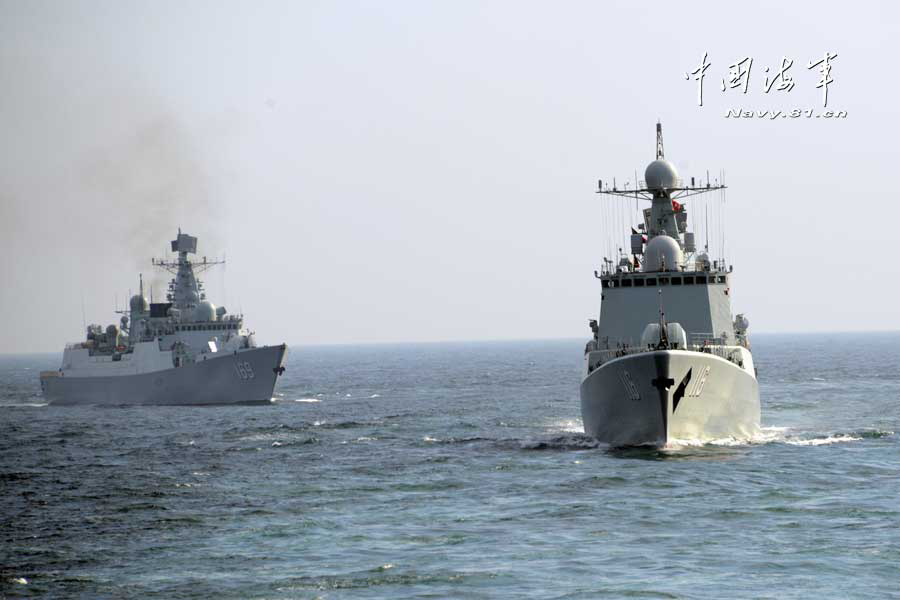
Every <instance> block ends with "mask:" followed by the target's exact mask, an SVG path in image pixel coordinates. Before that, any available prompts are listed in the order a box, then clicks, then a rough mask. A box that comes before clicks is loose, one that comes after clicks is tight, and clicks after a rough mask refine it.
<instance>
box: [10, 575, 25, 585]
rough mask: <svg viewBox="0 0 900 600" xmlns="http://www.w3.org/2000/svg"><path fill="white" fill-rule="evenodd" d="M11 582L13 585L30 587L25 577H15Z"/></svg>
mask: <svg viewBox="0 0 900 600" xmlns="http://www.w3.org/2000/svg"><path fill="white" fill-rule="evenodd" d="M10 581H11V582H12V583H18V584H19V585H28V580H27V579H25V578H24V577H15V578H13V579H10Z"/></svg>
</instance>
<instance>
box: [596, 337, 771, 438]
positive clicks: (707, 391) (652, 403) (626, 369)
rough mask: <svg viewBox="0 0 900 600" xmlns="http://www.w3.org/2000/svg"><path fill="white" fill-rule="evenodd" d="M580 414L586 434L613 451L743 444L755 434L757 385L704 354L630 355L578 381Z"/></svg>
mask: <svg viewBox="0 0 900 600" xmlns="http://www.w3.org/2000/svg"><path fill="white" fill-rule="evenodd" d="M581 415H582V420H583V422H584V431H585V433H587V434H588V435H591V436H593V437H595V438H597V439H598V440H599V441H601V442H606V443H608V444H610V445H612V446H656V447H661V446H664V445H666V444H667V443H668V442H669V441H670V440H672V439H690V440H711V439H722V438H736V439H747V438H750V437H752V436H753V435H755V434H757V433H758V432H759V419H760V408H759V385H758V383H757V381H756V377H754V376H753V375H751V374H750V373H748V372H747V371H746V370H744V369H742V368H740V367H738V366H737V365H735V364H733V363H731V362H729V361H727V360H725V359H722V358H719V357H717V356H714V355H710V354H705V353H701V352H689V351H680V350H659V351H656V352H644V353H640V354H632V355H629V356H625V357H622V358H617V359H615V360H611V361H609V362H607V363H605V364H603V365H602V366H601V367H599V368H597V369H595V370H594V371H593V372H591V373H590V374H589V375H588V376H587V377H585V378H584V380H583V381H582V383H581Z"/></svg>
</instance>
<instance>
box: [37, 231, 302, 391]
mask: <svg viewBox="0 0 900 600" xmlns="http://www.w3.org/2000/svg"><path fill="white" fill-rule="evenodd" d="M171 247H172V252H174V253H176V255H177V257H176V258H175V259H174V260H168V259H161V260H157V259H154V260H153V261H152V264H153V265H154V266H155V267H157V268H160V269H164V270H166V271H168V272H169V273H171V274H172V276H173V277H172V279H171V280H170V282H169V284H168V292H167V294H166V302H148V301H147V299H146V297H145V296H144V286H143V278H141V281H140V285H139V293H138V294H136V295H134V296H132V297H131V299H130V301H129V310H127V311H121V312H120V315H121V317H120V319H119V323H118V324H111V325H108V326H107V327H106V328H103V327H102V326H100V325H89V326H88V327H87V335H86V339H85V340H84V341H83V342H78V343H74V344H68V345H66V347H65V350H64V351H63V360H62V366H61V367H60V369H59V370H57V371H45V372H43V373H41V388H42V390H43V392H44V395H45V396H46V397H47V398H48V399H49V400H50V401H51V402H52V403H54V404H233V403H256V402H269V401H270V400H271V397H272V391H273V388H274V385H275V380H276V379H277V377H278V376H279V375H280V374H282V373H283V372H284V366H283V363H284V358H285V354H286V352H287V347H286V345H284V344H281V345H279V346H264V347H257V345H256V341H255V339H254V334H253V332H252V331H250V330H248V329H247V328H246V327H245V326H244V318H243V315H240V314H229V313H228V311H227V310H226V309H225V307H222V306H219V307H217V306H215V305H214V304H213V303H212V302H211V301H210V300H208V299H207V297H206V292H205V291H204V288H203V283H202V281H200V279H198V278H197V274H199V273H200V272H202V271H205V270H206V269H208V268H210V267H212V266H215V265H218V264H222V263H221V261H216V260H207V258H206V257H203V260H202V261H195V260H191V258H190V256H189V255H191V254H195V253H196V252H197V238H196V237H193V236H190V235H187V234H185V233H182V232H181V230H180V229H179V230H178V236H177V237H176V239H175V240H173V241H172V245H171Z"/></svg>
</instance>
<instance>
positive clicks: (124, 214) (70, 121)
mask: <svg viewBox="0 0 900 600" xmlns="http://www.w3.org/2000/svg"><path fill="white" fill-rule="evenodd" d="M735 6H738V5H735ZM739 6H740V8H732V9H727V8H724V7H723V6H722V5H721V3H708V4H694V3H690V2H660V3H647V2H640V3H634V2H626V3H621V4H614V3H611V2H552V3H551V2H542V3H537V2H520V1H510V2H491V1H487V2H463V1H458V0H454V1H452V2H449V1H448V2H422V1H409V2H388V1H385V2H285V3H271V2H252V3H251V2H244V3H229V2H224V3H223V2H209V3H201V2H189V3H186V4H183V3H175V2H172V3H167V2H142V3H133V2H119V1H116V2H46V3H45V2H31V1H29V2H22V1H0V140H2V141H0V226H2V229H0V252H2V257H3V258H2V262H0V264H2V267H0V268H2V272H0V274H2V284H0V330H2V331H3V340H4V343H3V345H2V348H0V351H7V352H28V351H58V350H61V349H62V346H63V344H64V343H65V342H69V341H77V340H80V339H82V337H83V333H84V332H83V328H82V302H83V305H84V312H85V316H86V319H87V322H89V323H90V322H98V323H103V324H107V323H112V322H115V321H116V320H117V319H116V316H115V315H114V314H113V313H112V311H113V309H114V308H115V302H116V299H118V302H119V304H120V306H121V305H124V303H125V301H126V297H127V295H128V293H129V290H136V288H137V285H138V284H137V280H138V273H139V272H143V273H144V277H145V280H146V281H148V282H149V281H152V280H153V279H152V278H153V274H152V269H151V266H150V264H149V262H150V257H151V256H153V255H156V256H159V255H161V254H162V253H163V251H164V250H165V248H166V245H167V244H168V242H169V240H171V239H173V236H174V234H175V232H176V230H177V228H178V227H179V226H180V227H182V228H183V229H184V231H186V232H188V233H191V234H195V235H198V236H199V237H200V250H201V254H206V255H209V256H213V255H218V256H222V255H226V256H227V261H228V264H227V267H226V268H225V270H224V271H218V272H210V273H209V274H208V275H207V277H206V279H207V287H208V289H209V292H210V296H211V299H212V300H213V301H214V302H215V303H216V304H225V305H226V306H227V308H228V309H229V310H231V311H237V310H238V309H243V311H244V313H245V315H246V317H247V322H248V324H249V325H250V326H251V327H252V328H254V329H255V330H256V331H257V338H258V340H259V341H260V342H261V343H278V342H281V341H286V342H288V343H289V344H310V343H349V342H376V341H419V340H450V339H463V340H466V339H510V338H511V339H514V338H559V337H584V338H587V337H588V336H589V335H590V333H589V330H588V328H587V319H588V318H589V317H593V316H596V312H597V310H598V307H599V298H600V287H599V282H598V281H596V280H595V279H594V278H593V276H592V271H593V270H594V269H595V268H598V266H599V265H600V263H601V258H602V253H603V248H602V244H601V243H600V239H601V238H600V234H599V232H600V231H602V229H603V223H602V222H601V217H602V215H603V213H602V209H601V202H602V200H601V199H600V198H599V197H598V196H596V195H594V194H593V193H592V190H593V188H594V187H595V185H596V180H597V179H598V178H603V179H611V178H612V177H614V176H615V177H617V179H618V180H620V181H621V180H624V179H626V178H631V177H632V175H631V174H632V173H633V172H634V171H635V169H637V170H638V171H639V172H641V173H642V172H643V169H644V167H645V166H646V164H647V163H648V162H649V161H650V160H651V159H652V158H653V152H654V124H655V122H656V120H657V119H661V120H662V122H663V126H664V131H665V141H666V155H667V158H669V159H671V160H672V161H673V162H674V163H675V164H676V165H677V166H678V167H679V169H680V170H681V173H682V175H686V176H689V175H691V174H697V175H699V174H700V173H705V170H706V169H710V170H712V171H713V172H717V171H718V170H719V169H725V170H726V172H727V179H728V181H727V183H728V184H729V186H730V190H729V192H728V201H727V213H728V225H727V241H726V246H727V249H728V259H729V262H731V263H733V264H734V268H735V275H734V278H733V290H732V298H733V302H734V305H733V306H734V310H735V312H745V313H747V315H748V316H749V318H750V321H751V324H752V325H751V332H752V331H756V332H760V331H823V330H824V331H829V330H831V331H834V330H875V329H897V328H898V327H900V317H898V315H897V304H898V301H897V297H898V292H900V281H898V280H900V277H898V274H900V265H898V258H897V250H896V248H897V241H898V239H900V231H895V227H896V226H895V221H896V220H895V219H894V218H893V216H894V215H893V211H892V209H893V208H894V206H895V205H896V203H897V202H898V198H897V192H896V191H895V190H894V189H893V187H892V185H891V181H892V180H893V178H894V177H895V176H896V171H895V169H896V168H897V167H896V164H897V155H898V154H897V145H898V143H897V139H898V133H900V131H898V130H900V127H898V115H897V109H896V104H897V101H898V99H900V95H898V88H900V85H898V75H897V73H898V70H900V68H898V67H900V64H898V62H897V55H898V52H897V51H898V49H900V42H898V41H897V40H898V39H900V11H898V9H897V8H896V3H888V2H885V3H881V4H879V3H867V2H854V3H842V4H840V5H838V4H835V3H828V2H809V3H804V2H799V3H786V2H777V3H776V2H772V3H761V4H760V3H743V4H741V5H739ZM826 51H830V52H832V53H837V55H838V57H837V58H836V59H835V60H834V62H833V63H832V64H833V68H832V71H831V76H832V78H833V83H832V84H831V85H830V86H829V88H828V89H829V102H828V108H830V109H834V110H846V111H848V117H847V118H846V119H842V120H823V119H814V118H813V119H804V118H801V119H777V120H768V119H767V120H759V119H756V120H749V119H748V120H743V119H741V120H734V119H726V118H724V113H725V110H726V108H728V107H732V106H733V107H744V108H747V109H750V110H768V109H777V110H790V109H793V108H800V109H806V108H813V109H816V110H822V98H821V90H818V89H816V88H815V83H816V81H817V78H818V74H817V73H816V72H815V71H814V70H812V71H811V70H808V69H807V68H806V66H807V64H808V62H809V61H810V60H818V59H819V58H821V57H822V55H823V54H824V53H825V52H826ZM704 52H708V61H709V62H710V63H711V66H710V68H709V70H708V71H707V72H706V75H707V76H706V79H705V85H704V87H705V89H704V99H705V102H704V106H703V107H702V108H700V107H698V105H697V97H696V96H697V88H696V85H697V83H696V82H695V81H686V80H685V79H684V74H685V72H686V71H690V70H693V69H694V68H696V67H697V66H699V63H700V59H701V57H702V55H703V53H704ZM747 56H749V57H752V58H753V59H754V61H753V64H752V66H751V72H750V89H749V91H748V92H747V94H741V93H740V90H731V89H729V90H728V91H727V92H722V91H721V87H720V86H721V80H722V78H723V77H724V76H726V75H727V73H728V65H729V64H730V63H733V62H735V61H737V60H740V59H741V58H744V57H747ZM782 56H787V57H790V58H793V59H794V66H793V67H792V69H791V71H790V74H792V75H793V79H794V81H795V88H794V89H793V90H792V91H791V92H780V93H777V92H775V91H773V92H770V93H769V94H765V93H763V91H762V86H763V80H764V76H765V73H764V71H763V69H764V68H765V67H766V66H768V67H770V68H771V69H770V70H771V71H773V72H774V71H775V70H777V67H778V65H779V64H780V61H781V58H782ZM155 281H156V286H155V291H156V293H157V294H158V295H161V294H162V291H163V286H162V281H163V279H162V278H161V277H159V276H157V278H156V280H155Z"/></svg>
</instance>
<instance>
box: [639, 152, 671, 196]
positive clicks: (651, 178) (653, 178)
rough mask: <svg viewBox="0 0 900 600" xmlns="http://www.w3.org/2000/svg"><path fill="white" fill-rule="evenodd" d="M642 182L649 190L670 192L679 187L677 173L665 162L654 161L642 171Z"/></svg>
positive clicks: (661, 160) (660, 160)
mask: <svg viewBox="0 0 900 600" xmlns="http://www.w3.org/2000/svg"><path fill="white" fill-rule="evenodd" d="M644 181H645V183H646V184H647V188H648V189H651V190H670V189H673V188H677V187H679V178H678V171H677V170H676V169H675V165H673V164H672V163H670V162H669V161H667V160H663V159H659V160H654V161H653V162H652V163H650V164H649V165H647V170H646V171H644Z"/></svg>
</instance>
